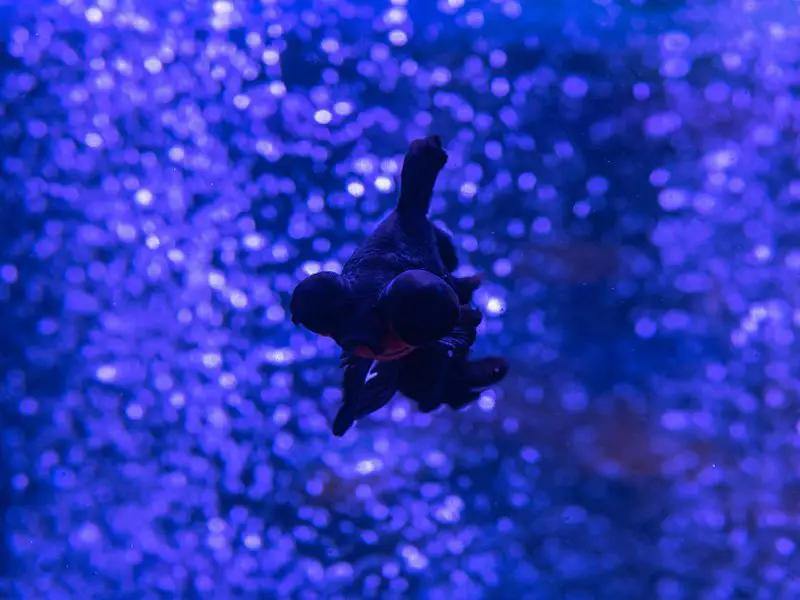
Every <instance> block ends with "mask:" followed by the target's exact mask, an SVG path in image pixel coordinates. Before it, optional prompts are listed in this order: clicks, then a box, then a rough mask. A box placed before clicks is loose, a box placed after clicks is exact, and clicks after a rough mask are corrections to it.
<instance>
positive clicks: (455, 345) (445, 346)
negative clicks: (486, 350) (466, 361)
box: [436, 306, 483, 359]
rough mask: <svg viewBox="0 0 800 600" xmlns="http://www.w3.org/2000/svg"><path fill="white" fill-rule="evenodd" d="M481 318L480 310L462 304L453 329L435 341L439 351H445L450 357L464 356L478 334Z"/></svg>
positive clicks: (458, 357)
mask: <svg viewBox="0 0 800 600" xmlns="http://www.w3.org/2000/svg"><path fill="white" fill-rule="evenodd" d="M482 320H483V315H481V313H480V311H478V310H475V309H474V308H470V307H469V306H462V307H461V316H460V317H459V320H458V323H457V324H456V327H455V329H453V331H452V332H450V334H448V335H446V336H445V337H443V338H442V339H440V340H439V341H438V342H436V344H437V346H438V348H439V349H440V351H443V352H446V353H447V356H448V357H449V358H451V359H463V358H466V356H467V354H468V353H469V349H470V348H471V347H472V344H474V343H475V339H476V338H477V336H478V325H480V322H481V321H482Z"/></svg>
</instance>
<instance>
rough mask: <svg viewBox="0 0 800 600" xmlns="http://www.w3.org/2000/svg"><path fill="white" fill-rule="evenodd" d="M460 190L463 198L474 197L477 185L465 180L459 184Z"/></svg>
mask: <svg viewBox="0 0 800 600" xmlns="http://www.w3.org/2000/svg"><path fill="white" fill-rule="evenodd" d="M460 192H461V195H462V196H463V197H464V198H474V197H475V194H477V193H478V186H477V185H475V184H474V183H472V182H471V181H467V182H466V183H462V184H461V190H460Z"/></svg>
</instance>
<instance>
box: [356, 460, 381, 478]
mask: <svg viewBox="0 0 800 600" xmlns="http://www.w3.org/2000/svg"><path fill="white" fill-rule="evenodd" d="M381 467H383V463H382V462H381V461H380V459H377V458H372V459H365V460H361V461H359V462H358V464H356V471H358V472H359V473H360V474H361V475H369V474H370V473H374V472H375V471H378V470H380V469H381Z"/></svg>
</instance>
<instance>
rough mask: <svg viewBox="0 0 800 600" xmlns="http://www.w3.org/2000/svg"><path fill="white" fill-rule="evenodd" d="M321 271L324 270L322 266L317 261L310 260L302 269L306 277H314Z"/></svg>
mask: <svg viewBox="0 0 800 600" xmlns="http://www.w3.org/2000/svg"><path fill="white" fill-rule="evenodd" d="M321 269H322V267H321V265H320V264H319V263H318V262H317V261H315V260H309V261H306V262H304V263H303V267H302V270H303V273H305V274H306V275H314V274H316V273H319V272H320V270H321Z"/></svg>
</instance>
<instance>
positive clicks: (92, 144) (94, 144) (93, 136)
mask: <svg viewBox="0 0 800 600" xmlns="http://www.w3.org/2000/svg"><path fill="white" fill-rule="evenodd" d="M84 140H85V141H86V145H87V146H89V148H99V147H100V146H102V145H103V138H101V137H100V135H99V134H97V133H87V134H86V137H85V138H84Z"/></svg>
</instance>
